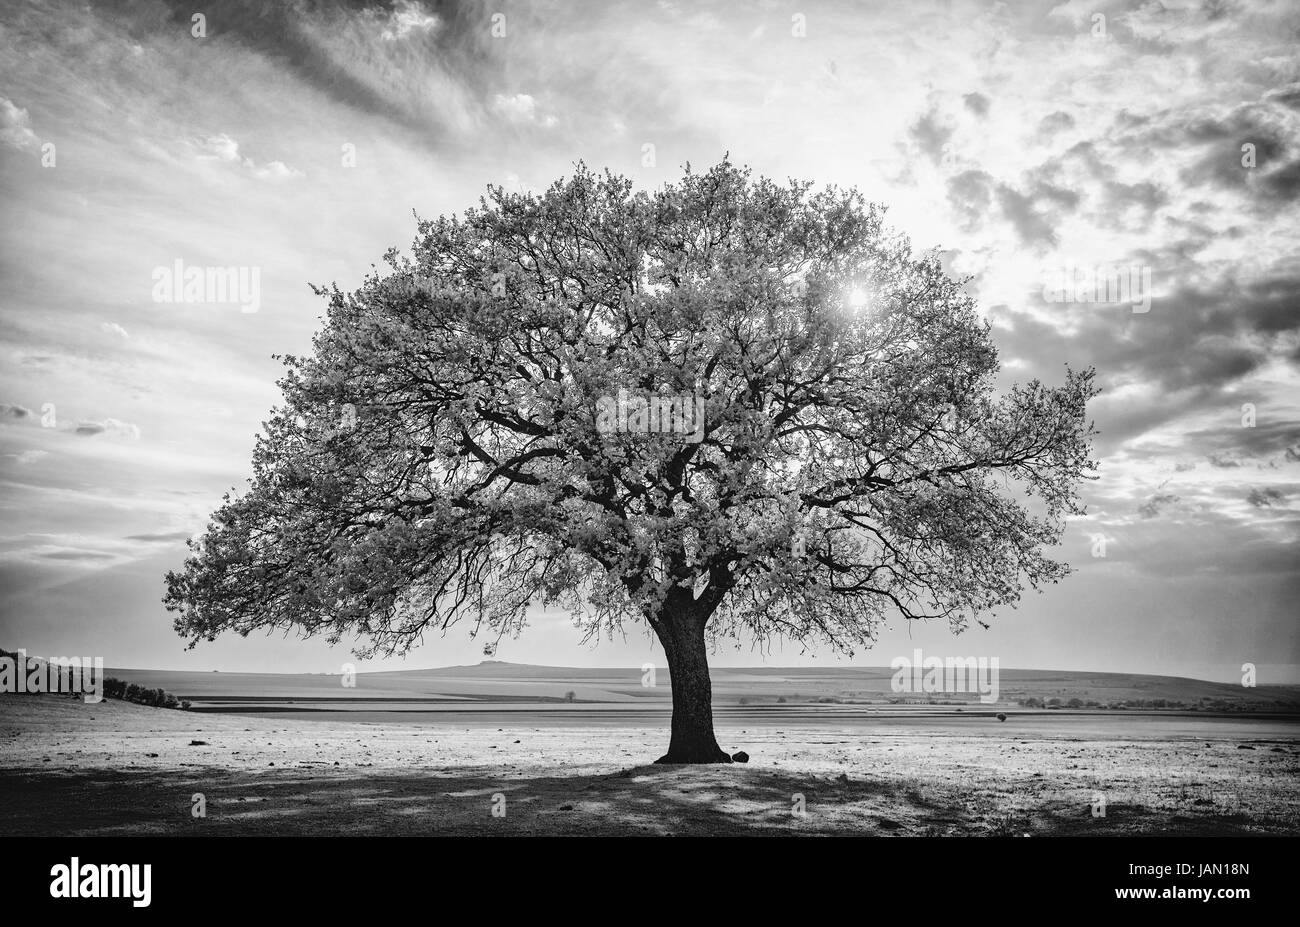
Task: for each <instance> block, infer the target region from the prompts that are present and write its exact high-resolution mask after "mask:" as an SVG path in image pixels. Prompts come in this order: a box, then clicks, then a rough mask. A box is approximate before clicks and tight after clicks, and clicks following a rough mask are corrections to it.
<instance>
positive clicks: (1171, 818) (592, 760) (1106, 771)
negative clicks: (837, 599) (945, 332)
mask: <svg viewBox="0 0 1300 927" xmlns="http://www.w3.org/2000/svg"><path fill="white" fill-rule="evenodd" d="M1014 720H1015V719H1011V720H1010V721H1009V722H1008V723H1007V724H1002V725H997V726H990V727H989V728H988V729H987V731H985V730H983V729H981V730H980V733H978V734H975V733H971V732H969V731H968V730H962V729H960V728H954V729H952V730H944V729H938V730H935V729H931V730H923V731H920V730H909V729H908V728H907V726H905V725H904V726H899V725H893V726H889V727H882V728H881V729H879V730H871V729H865V730H864V729H863V728H861V727H859V728H858V729H855V730H848V729H846V730H843V731H836V730H827V729H824V728H817V729H804V730H801V729H799V728H797V727H791V728H786V727H781V728H776V727H763V728H755V727H748V728H735V729H733V728H731V727H727V726H725V725H723V724H721V723H720V724H719V731H718V734H719V741H720V742H721V743H722V746H723V747H724V748H725V749H729V750H737V749H744V750H745V751H747V752H748V753H749V754H750V756H751V761H750V762H749V763H747V764H738V763H737V764H732V765H725V766H708V767H661V766H655V765H653V764H652V763H651V762H650V761H651V760H653V758H654V757H656V756H658V755H660V754H661V753H662V752H663V749H664V747H665V745H666V740H667V731H666V729H665V728H664V727H662V726H658V725H656V726H640V727H632V726H629V727H607V726H600V727H555V726H541V727H531V726H528V725H527V723H526V722H525V723H518V724H516V725H515V726H504V725H501V726H474V727H469V728H466V727H465V726H464V725H460V726H457V727H454V728H453V727H448V726H441V725H440V726H431V725H412V724H374V723H338V722H334V721H325V722H310V721H299V720H297V719H294V720H288V721H286V720H282V719H266V718H255V717H244V716H237V715H226V714H195V713H187V712H181V711H167V710H162V709H153V708H145V707H142V706H137V705H130V704H125V703H121V702H103V703H101V704H99V705H84V704H81V703H79V702H76V701H74V700H69V699H66V698H58V697H52V696H47V697H32V696H27V697H23V696H13V697H0V822H3V824H2V825H0V828H2V829H3V832H5V833H7V834H14V835H19V834H33V835H34V834H43V835H63V834H78V835H90V834H199V833H202V834H214V835H239V834H341V835H360V834H411V835H491V834H511V835H541V834H546V835H581V834H604V835H636V834H644V835H664V834H681V835H762V834H854V835H929V834H934V835H944V834H960V835H1002V836H1043V835H1098V834H1101V835H1104V834H1160V835H1170V834H1207V835H1208V834H1224V835H1238V834H1240V835H1260V834H1292V835H1294V834H1296V833H1300V776H1298V775H1297V772H1300V728H1297V727H1296V726H1287V725H1281V726H1278V725H1273V726H1271V727H1270V726H1264V727H1262V728H1260V730H1263V731H1264V732H1265V733H1264V734H1263V735H1261V734H1260V732H1259V730H1254V731H1252V728H1251V726H1250V725H1249V724H1248V723H1243V725H1242V726H1241V729H1240V731H1239V732H1236V733H1234V734H1232V735H1231V736H1229V735H1226V734H1225V733H1224V732H1223V728H1222V727H1219V728H1217V729H1215V730H1213V731H1210V732H1207V733H1206V734H1205V735H1204V737H1203V738H1202V737H1197V738H1193V737H1189V736H1179V737H1153V736H1150V735H1147V736H1141V737H1135V738H1133V739H1122V738H1117V737H1115V736H1109V735H1108V736H1105V737H1101V736H1098V735H1096V734H1095V733H1093V734H1090V733H1089V730H1088V728H1087V727H1086V726H1084V727H1081V728H1080V731H1081V733H1080V734H1079V735H1078V736H1076V735H1075V734H1071V733H1070V729H1069V727H1068V726H1065V727H1064V729H1063V730H1062V731H1061V732H1060V733H1052V732H1050V731H1049V732H1045V731H1044V730H1043V729H1042V728H1041V727H1040V728H1037V729H1034V730H1032V731H1028V730H1024V731H1018V730H1016V729H1015V727H1014V725H1013V722H1014ZM1279 730H1280V731H1281V733H1279ZM197 796H201V799H200V798H198V797H197ZM1103 803H1104V805H1103ZM200 806H201V810H202V811H203V812H204V813H203V815H202V816H197V815H196V813H195V812H196V811H197V810H199V808H200ZM1102 810H1104V814H1101V813H1100V812H1101V811H1102ZM494 812H495V813H494Z"/></svg>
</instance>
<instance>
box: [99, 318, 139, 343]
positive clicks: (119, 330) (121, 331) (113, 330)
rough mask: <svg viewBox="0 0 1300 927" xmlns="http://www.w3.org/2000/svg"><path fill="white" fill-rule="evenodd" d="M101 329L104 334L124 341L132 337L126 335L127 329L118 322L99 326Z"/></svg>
mask: <svg viewBox="0 0 1300 927" xmlns="http://www.w3.org/2000/svg"><path fill="white" fill-rule="evenodd" d="M99 329H100V331H102V332H105V333H107V334H109V335H113V336H115V337H117V338H122V339H123V340H125V339H127V338H130V337H131V336H130V335H128V334H127V333H126V329H125V328H123V327H122V326H121V325H118V324H117V323H116V322H104V323H102V324H101V325H100V326H99Z"/></svg>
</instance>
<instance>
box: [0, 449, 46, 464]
mask: <svg viewBox="0 0 1300 927" xmlns="http://www.w3.org/2000/svg"><path fill="white" fill-rule="evenodd" d="M49 456H50V453H49V451H40V450H30V451H20V452H19V453H17V454H5V457H8V458H11V459H12V460H13V461H14V463H16V464H18V465H19V466H23V465H25V464H30V463H36V461H38V460H40V459H41V458H42V457H49Z"/></svg>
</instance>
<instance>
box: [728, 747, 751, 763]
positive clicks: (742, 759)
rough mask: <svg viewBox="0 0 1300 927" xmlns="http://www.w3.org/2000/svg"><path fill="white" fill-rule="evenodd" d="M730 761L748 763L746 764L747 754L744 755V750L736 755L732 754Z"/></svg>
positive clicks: (747, 760)
mask: <svg viewBox="0 0 1300 927" xmlns="http://www.w3.org/2000/svg"><path fill="white" fill-rule="evenodd" d="M731 759H732V762H735V763H748V762H749V754H748V753H746V752H745V751H744V750H741V751H739V752H737V753H733V754H731Z"/></svg>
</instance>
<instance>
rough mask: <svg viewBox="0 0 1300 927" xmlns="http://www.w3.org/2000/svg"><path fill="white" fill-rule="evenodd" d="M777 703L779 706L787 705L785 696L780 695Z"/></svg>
mask: <svg viewBox="0 0 1300 927" xmlns="http://www.w3.org/2000/svg"><path fill="white" fill-rule="evenodd" d="M776 703H777V704H778V705H784V704H785V696H784V695H778V696H777V698H776Z"/></svg>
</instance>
